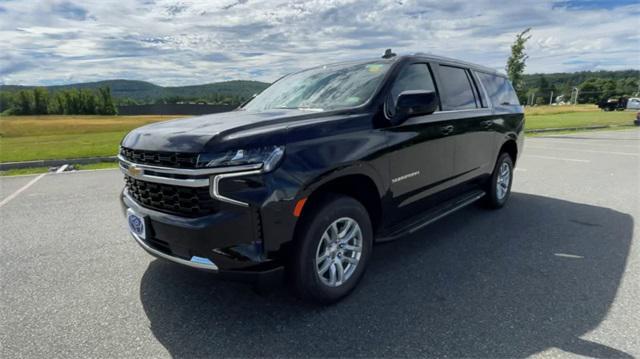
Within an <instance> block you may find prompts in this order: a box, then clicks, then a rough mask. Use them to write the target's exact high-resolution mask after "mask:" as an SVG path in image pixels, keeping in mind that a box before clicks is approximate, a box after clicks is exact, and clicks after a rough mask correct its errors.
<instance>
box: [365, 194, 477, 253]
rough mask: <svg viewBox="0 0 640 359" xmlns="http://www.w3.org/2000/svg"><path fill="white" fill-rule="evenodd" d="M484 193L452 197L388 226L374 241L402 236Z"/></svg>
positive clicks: (390, 239) (459, 207)
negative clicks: (430, 208)
mask: <svg viewBox="0 0 640 359" xmlns="http://www.w3.org/2000/svg"><path fill="white" fill-rule="evenodd" d="M485 195H486V193H485V192H484V191H480V190H475V191H471V192H467V193H465V194H463V195H460V196H458V197H456V198H453V199H451V200H449V201H447V202H445V203H443V204H442V205H441V206H439V207H437V208H436V209H434V210H431V211H429V212H427V213H425V214H422V215H418V216H417V217H412V218H410V219H408V220H406V221H403V222H401V223H400V224H398V225H396V226H394V227H392V228H390V229H389V230H388V231H386V232H385V233H381V234H379V235H378V237H377V238H376V242H388V241H393V240H395V239H398V238H400V237H402V236H405V235H408V234H411V233H414V232H416V231H418V230H420V229H421V228H423V227H425V226H427V225H429V224H431V223H433V222H435V221H437V220H439V219H440V218H443V217H445V216H447V215H449V214H451V213H453V212H455V211H457V210H459V209H461V208H464V207H466V206H468V205H470V204H471V203H473V202H475V201H477V200H479V199H480V198H482V197H484V196H485Z"/></svg>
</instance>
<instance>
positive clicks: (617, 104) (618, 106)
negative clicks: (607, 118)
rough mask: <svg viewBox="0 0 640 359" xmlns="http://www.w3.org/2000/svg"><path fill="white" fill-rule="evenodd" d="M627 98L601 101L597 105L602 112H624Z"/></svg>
mask: <svg viewBox="0 0 640 359" xmlns="http://www.w3.org/2000/svg"><path fill="white" fill-rule="evenodd" d="M628 101H629V98H627V97H619V98H610V99H607V100H602V101H600V102H599V103H598V107H599V108H600V109H601V110H602V111H624V110H625V109H627V103H628Z"/></svg>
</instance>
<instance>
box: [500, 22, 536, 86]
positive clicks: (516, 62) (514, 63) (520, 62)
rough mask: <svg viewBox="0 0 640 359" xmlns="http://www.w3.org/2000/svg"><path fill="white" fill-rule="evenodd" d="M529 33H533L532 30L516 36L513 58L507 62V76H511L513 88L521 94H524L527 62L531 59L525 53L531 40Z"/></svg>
mask: <svg viewBox="0 0 640 359" xmlns="http://www.w3.org/2000/svg"><path fill="white" fill-rule="evenodd" d="M529 31H531V28H528V29H526V30H524V31H523V32H521V33H519V34H518V35H516V40H515V41H514V42H513V44H512V45H511V56H509V59H508V60H507V67H506V70H507V75H508V76H509V80H511V83H512V84H513V87H514V88H515V89H516V91H517V92H518V93H519V94H521V93H522V92H523V91H522V90H523V87H524V84H523V79H522V75H523V74H524V69H525V67H526V61H527V59H528V58H529V56H527V54H526V53H525V44H526V43H527V41H528V40H529V39H530V38H531V35H529Z"/></svg>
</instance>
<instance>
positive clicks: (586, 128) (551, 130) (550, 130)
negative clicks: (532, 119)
mask: <svg viewBox="0 0 640 359" xmlns="http://www.w3.org/2000/svg"><path fill="white" fill-rule="evenodd" d="M614 127H619V126H610V125H602V126H588V127H562V128H540V129H534V130H524V133H541V132H558V131H579V130H599V129H603V128H614Z"/></svg>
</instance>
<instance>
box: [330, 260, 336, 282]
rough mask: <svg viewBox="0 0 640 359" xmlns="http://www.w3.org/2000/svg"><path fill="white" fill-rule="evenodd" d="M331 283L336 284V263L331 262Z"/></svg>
mask: <svg viewBox="0 0 640 359" xmlns="http://www.w3.org/2000/svg"><path fill="white" fill-rule="evenodd" d="M329 284H331V285H336V264H335V262H330V264H329Z"/></svg>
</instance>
